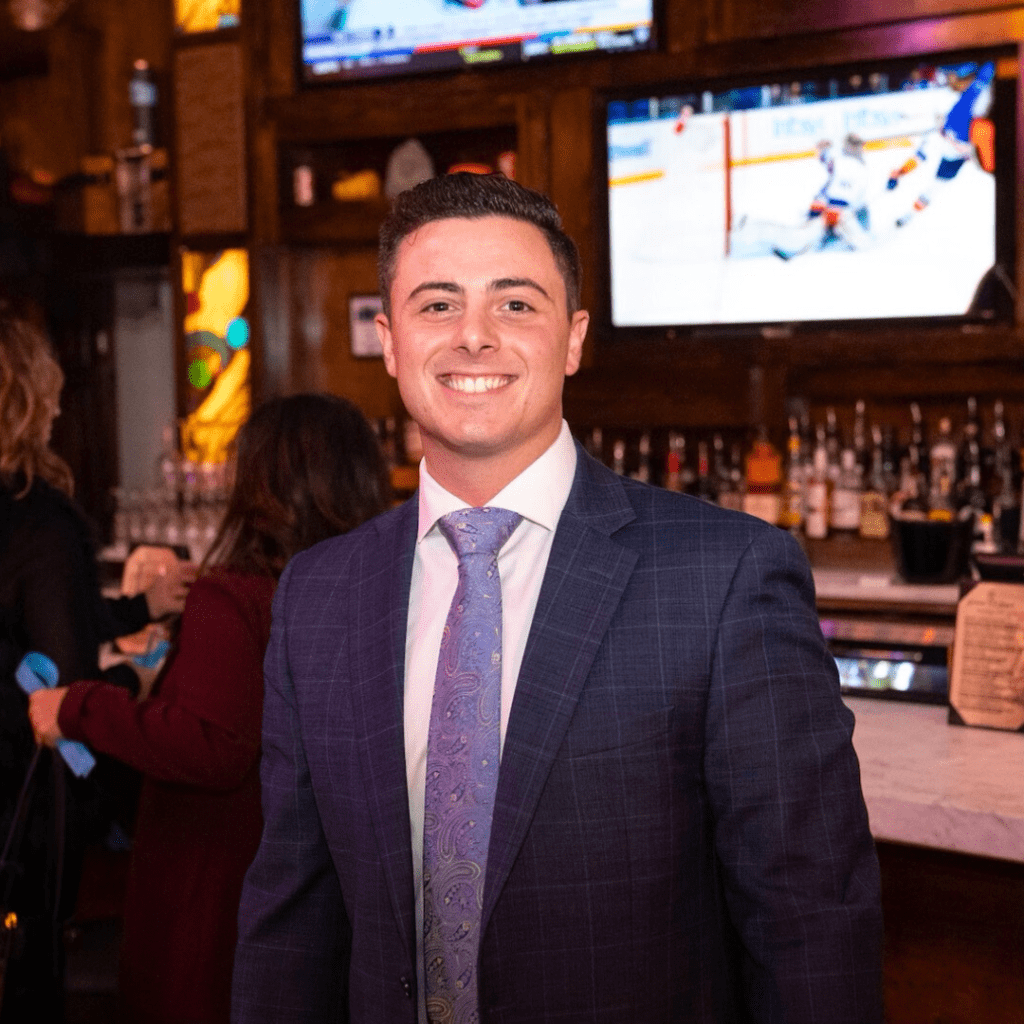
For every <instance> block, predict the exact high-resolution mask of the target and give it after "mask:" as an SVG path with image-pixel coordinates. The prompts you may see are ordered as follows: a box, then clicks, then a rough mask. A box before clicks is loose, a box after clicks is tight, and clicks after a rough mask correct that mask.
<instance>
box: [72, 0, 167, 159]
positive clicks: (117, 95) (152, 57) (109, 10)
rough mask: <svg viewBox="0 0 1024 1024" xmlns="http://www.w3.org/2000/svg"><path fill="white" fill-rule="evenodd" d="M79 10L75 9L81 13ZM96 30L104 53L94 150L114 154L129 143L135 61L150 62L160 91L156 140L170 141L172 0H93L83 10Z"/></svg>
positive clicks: (97, 104)
mask: <svg viewBox="0 0 1024 1024" xmlns="http://www.w3.org/2000/svg"><path fill="white" fill-rule="evenodd" d="M78 10H79V8H72V11H78ZM81 11H82V14H83V17H86V16H88V17H89V19H90V23H91V24H92V25H93V27H94V30H95V31H99V32H101V33H102V38H103V53H102V65H101V68H100V73H99V82H98V89H97V91H96V94H95V95H94V96H93V99H92V103H93V104H95V105H96V107H97V118H98V121H99V123H100V126H101V132H100V134H99V136H98V137H97V138H96V139H95V140H94V143H93V146H94V149H93V150H92V152H98V153H111V152H113V151H114V150H115V149H123V148H124V147H126V146H130V145H131V131H132V111H131V104H130V102H129V98H128V80H129V78H130V77H131V74H132V65H133V63H134V62H135V61H136V60H138V59H139V58H142V59H144V60H147V61H149V65H150V68H151V70H152V73H153V76H154V79H155V81H156V84H157V89H158V92H159V97H158V107H157V110H158V114H159V122H158V133H159V136H160V138H159V139H158V141H159V142H160V143H161V144H163V145H166V144H167V142H168V135H169V131H168V126H169V124H170V116H171V105H172V97H171V93H170V71H171V46H172V40H173V35H174V19H173V13H172V12H171V10H170V4H169V3H168V0H133V2H132V3H131V4H125V3H124V2H123V0H89V2H88V3H87V4H86V5H85V6H84V7H83V8H81Z"/></svg>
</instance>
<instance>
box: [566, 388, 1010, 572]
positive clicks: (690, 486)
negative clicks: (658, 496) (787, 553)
mask: <svg viewBox="0 0 1024 1024" xmlns="http://www.w3.org/2000/svg"><path fill="white" fill-rule="evenodd" d="M795 407H796V408H797V409H798V410H799V411H798V412H795V413H794V414H793V415H791V416H790V417H789V424H788V426H789V434H788V438H787V440H786V444H785V447H784V450H782V451H780V450H779V448H777V447H776V445H774V444H773V443H772V442H771V440H770V439H769V438H768V436H767V432H766V431H765V430H764V429H763V428H762V429H759V430H758V431H757V432H756V433H755V436H754V438H753V440H752V441H751V440H748V439H747V438H745V437H743V436H742V435H736V434H733V435H731V436H730V435H727V434H726V433H725V432H721V431H719V432H714V433H711V434H710V435H708V434H701V435H699V436H698V437H697V439H696V441H695V442H694V438H693V436H692V435H691V436H689V437H688V436H687V434H686V433H684V432H683V431H681V430H674V429H669V430H666V431H651V430H643V431H641V432H639V434H638V435H637V434H636V433H635V432H634V433H632V434H628V435H627V433H626V432H615V434H614V436H610V432H609V431H607V430H606V429H604V428H602V427H591V428H589V430H587V431H584V432H583V433H582V435H581V436H582V438H583V440H584V443H585V444H586V446H587V448H588V450H589V451H590V453H591V454H592V455H594V456H595V457H597V458H599V459H601V460H602V461H604V462H605V463H606V464H608V465H610V466H611V468H613V469H614V470H615V471H616V472H618V473H621V474H623V475H629V476H632V477H634V478H636V479H640V480H645V481H648V482H650V483H654V484H658V485H660V486H662V487H666V488H668V489H669V490H676V491H687V492H689V493H692V494H695V495H696V496H698V497H700V498H703V499H705V500H707V501H711V502H715V503H717V504H719V505H723V506H725V507H729V508H736V509H741V510H743V511H745V512H748V513H750V514H752V515H755V516H758V517H759V518H761V519H764V520H766V521H768V522H771V523H775V524H776V525H778V526H781V527H783V528H785V529H789V530H792V531H794V532H800V533H803V534H804V535H806V536H807V537H810V538H813V539H824V538H826V537H828V536H830V535H831V534H834V533H838V534H859V535H860V536H862V537H865V538H875V539H880V540H881V539H885V538H886V537H888V535H889V530H890V524H891V521H892V519H893V518H894V517H898V518H904V519H922V520H936V521H952V520H955V519H965V518H970V517H972V516H973V517H974V518H975V549H976V550H987V551H992V552H996V551H999V552H1016V551H1018V549H1019V548H1022V547H1024V538H1022V536H1021V490H1022V458H1021V447H1020V444H1019V443H1017V442H1015V440H1014V438H1013V436H1012V435H1011V431H1010V430H1009V427H1008V424H1007V417H1006V412H1005V408H1004V405H1003V403H1002V402H1001V401H996V402H995V403H993V406H992V410H991V411H992V415H991V425H990V427H989V428H988V429H987V430H986V429H983V425H982V419H981V416H980V414H979V409H978V403H977V402H976V401H975V400H974V399H973V398H972V399H969V400H968V402H967V409H966V416H965V418H964V420H963V422H962V423H960V424H958V425H957V427H956V429H954V425H953V421H952V417H950V416H941V417H939V418H938V421H937V423H936V424H935V427H934V429H933V430H929V428H928V425H927V423H926V421H925V417H924V416H923V414H922V411H921V406H920V404H919V403H917V402H913V403H911V405H910V410H909V411H910V429H909V432H907V433H905V434H904V436H902V437H901V432H900V431H899V430H898V429H897V427H896V426H894V425H893V424H891V423H870V422H869V420H868V417H867V409H866V403H864V402H863V401H859V402H857V404H856V406H855V408H854V410H853V418H852V424H853V425H852V430H851V431H849V432H844V430H843V429H842V427H841V425H840V420H839V417H838V415H837V411H836V409H835V408H834V407H830V408H827V409H826V410H825V415H824V419H823V420H821V421H820V422H817V423H812V421H811V417H810V415H809V413H808V411H807V408H806V406H805V405H802V404H800V403H797V404H796V406H795Z"/></svg>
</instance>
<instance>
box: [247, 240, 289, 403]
mask: <svg viewBox="0 0 1024 1024" xmlns="http://www.w3.org/2000/svg"><path fill="white" fill-rule="evenodd" d="M249 266H250V269H251V273H252V277H253V279H254V280H256V279H258V280H259V288H258V290H256V291H255V293H254V295H253V297H252V299H251V300H250V309H251V310H252V319H253V320H256V321H259V325H260V340H261V346H260V347H261V350H262V360H261V374H260V380H259V382H258V384H259V391H260V394H261V395H263V396H264V397H265V398H269V397H271V396H273V395H285V394H288V393H289V392H291V391H293V390H295V389H294V388H293V386H292V373H293V365H292V364H293V359H292V352H293V348H294V345H293V335H294V328H293V322H294V318H295V313H296V304H295V302H294V301H293V300H292V288H291V280H292V274H291V260H290V259H289V253H288V251H287V249H283V248H278V247H276V246H271V245H258V244H257V245H254V246H253V248H252V252H251V253H250V259H249Z"/></svg>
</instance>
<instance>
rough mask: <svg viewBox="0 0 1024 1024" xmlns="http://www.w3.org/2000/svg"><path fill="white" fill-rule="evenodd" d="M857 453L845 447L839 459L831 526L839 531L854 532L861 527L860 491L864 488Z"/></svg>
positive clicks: (833, 494) (833, 493)
mask: <svg viewBox="0 0 1024 1024" xmlns="http://www.w3.org/2000/svg"><path fill="white" fill-rule="evenodd" d="M862 489H863V488H862V484H861V475H860V467H859V466H858V465H857V453H856V452H855V451H854V450H853V449H852V448H844V449H843V452H842V455H841V456H840V461H839V474H838V476H837V477H836V482H835V484H834V485H833V488H832V521H831V524H830V525H831V527H832V529H833V530H836V531H837V532H840V533H843V532H848V533H853V532H856V531H858V530H859V529H860V493H861V490H862Z"/></svg>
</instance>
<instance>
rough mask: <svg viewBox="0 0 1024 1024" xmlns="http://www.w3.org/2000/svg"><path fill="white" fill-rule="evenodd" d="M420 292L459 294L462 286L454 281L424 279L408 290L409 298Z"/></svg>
mask: <svg viewBox="0 0 1024 1024" xmlns="http://www.w3.org/2000/svg"><path fill="white" fill-rule="evenodd" d="M422 292H449V293H451V294H452V295H461V294H462V288H460V287H459V286H458V285H457V284H455V282H454V281H424V282H423V283H422V284H418V285H416V287H415V288H413V290H412V291H411V292H409V298H410V299H414V298H415V297H416V296H417V295H420V294H421V293H422Z"/></svg>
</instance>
